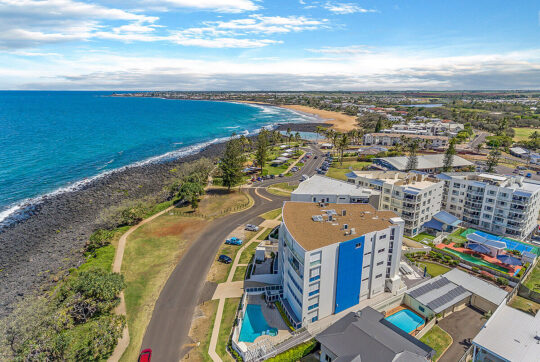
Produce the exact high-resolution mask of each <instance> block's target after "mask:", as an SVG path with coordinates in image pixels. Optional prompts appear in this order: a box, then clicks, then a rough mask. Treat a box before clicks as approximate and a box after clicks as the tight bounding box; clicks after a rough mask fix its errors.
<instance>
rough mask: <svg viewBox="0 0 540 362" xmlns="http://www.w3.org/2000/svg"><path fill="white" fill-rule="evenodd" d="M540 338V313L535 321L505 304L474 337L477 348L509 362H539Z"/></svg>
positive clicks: (530, 316)
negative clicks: (539, 339) (539, 340)
mask: <svg viewBox="0 0 540 362" xmlns="http://www.w3.org/2000/svg"><path fill="white" fill-rule="evenodd" d="M537 338H540V313H536V317H533V316H532V315H530V314H528V313H524V312H522V311H519V310H517V309H514V308H512V307H509V306H508V305H506V304H504V303H503V304H501V305H500V306H499V308H497V310H496V311H495V313H493V315H492V316H491V317H490V318H489V319H488V321H487V322H486V324H485V325H484V327H483V328H482V329H481V330H480V332H479V333H478V334H477V335H476V337H474V339H473V344H476V345H478V346H480V347H482V348H484V349H487V350H488V351H490V352H492V353H494V354H496V355H498V356H500V357H502V358H504V359H505V360H508V361H538V356H540V344H539V343H538V339H537Z"/></svg>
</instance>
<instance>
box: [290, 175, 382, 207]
mask: <svg viewBox="0 0 540 362" xmlns="http://www.w3.org/2000/svg"><path fill="white" fill-rule="evenodd" d="M379 195H380V193H379V192H378V191H375V190H372V189H369V188H367V187H360V186H356V185H353V184H351V183H349V182H345V181H340V180H336V179H333V178H330V177H327V176H321V175H313V176H311V177H310V178H309V179H307V180H305V181H302V182H301V183H300V185H298V188H297V189H296V190H294V191H293V192H292V194H291V201H301V202H329V203H333V204H367V203H369V204H371V205H373V206H374V207H377V206H378V204H379Z"/></svg>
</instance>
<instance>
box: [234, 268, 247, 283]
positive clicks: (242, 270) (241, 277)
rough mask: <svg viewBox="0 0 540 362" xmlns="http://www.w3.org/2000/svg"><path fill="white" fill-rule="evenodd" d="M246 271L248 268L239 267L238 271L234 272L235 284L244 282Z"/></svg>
mask: <svg viewBox="0 0 540 362" xmlns="http://www.w3.org/2000/svg"><path fill="white" fill-rule="evenodd" d="M246 269H247V266H243V265H242V266H237V267H236V270H235V271H234V275H233V280H232V281H233V282H240V281H242V280H244V276H245V275H246Z"/></svg>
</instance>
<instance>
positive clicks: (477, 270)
mask: <svg viewBox="0 0 540 362" xmlns="http://www.w3.org/2000/svg"><path fill="white" fill-rule="evenodd" d="M471 270H472V271H473V272H475V273H478V272H479V271H480V269H478V267H476V266H473V267H472V269H471Z"/></svg>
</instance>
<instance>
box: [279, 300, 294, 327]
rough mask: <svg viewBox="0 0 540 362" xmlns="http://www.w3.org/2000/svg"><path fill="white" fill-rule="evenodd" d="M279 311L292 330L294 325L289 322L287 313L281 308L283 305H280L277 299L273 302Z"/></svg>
mask: <svg viewBox="0 0 540 362" xmlns="http://www.w3.org/2000/svg"><path fill="white" fill-rule="evenodd" d="M274 304H275V305H276V307H277V309H278V311H279V314H281V318H283V320H284V321H285V323H286V324H287V326H288V327H289V328H290V330H291V331H294V327H293V326H292V324H291V322H290V321H289V318H287V314H286V313H285V310H284V309H283V306H282V305H281V302H280V301H277V302H275V303H274Z"/></svg>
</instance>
